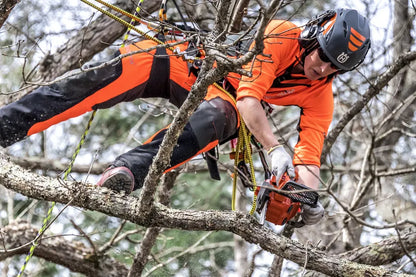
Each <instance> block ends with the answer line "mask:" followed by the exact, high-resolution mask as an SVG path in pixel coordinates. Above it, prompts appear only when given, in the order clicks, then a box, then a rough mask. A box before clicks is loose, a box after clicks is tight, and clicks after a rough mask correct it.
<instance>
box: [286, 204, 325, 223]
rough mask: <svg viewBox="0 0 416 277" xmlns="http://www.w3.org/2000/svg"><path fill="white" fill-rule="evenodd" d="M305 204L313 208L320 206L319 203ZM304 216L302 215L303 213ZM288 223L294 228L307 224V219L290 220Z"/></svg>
mask: <svg viewBox="0 0 416 277" xmlns="http://www.w3.org/2000/svg"><path fill="white" fill-rule="evenodd" d="M303 205H309V206H311V207H312V208H316V207H317V206H318V204H311V205H310V204H303ZM301 217H302V215H301ZM288 224H290V225H291V226H293V227H294V228H302V227H303V226H305V225H306V223H305V221H303V219H302V218H301V219H300V220H298V221H289V222H288Z"/></svg>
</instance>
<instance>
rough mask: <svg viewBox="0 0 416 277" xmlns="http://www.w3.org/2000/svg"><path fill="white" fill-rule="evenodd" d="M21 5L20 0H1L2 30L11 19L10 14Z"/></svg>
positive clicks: (0, 17)
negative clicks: (8, 19) (17, 5)
mask: <svg viewBox="0 0 416 277" xmlns="http://www.w3.org/2000/svg"><path fill="white" fill-rule="evenodd" d="M17 3H19V0H1V1H0V28H1V27H2V26H3V24H4V22H5V21H6V20H7V18H8V17H9V14H10V12H11V11H12V10H13V8H14V6H16V4H17Z"/></svg>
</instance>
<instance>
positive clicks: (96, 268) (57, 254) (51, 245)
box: [0, 221, 127, 277]
mask: <svg viewBox="0 0 416 277" xmlns="http://www.w3.org/2000/svg"><path fill="white" fill-rule="evenodd" d="M0 232H1V234H2V237H1V239H2V246H3V247H7V248H6V249H4V248H3V250H2V251H0V260H1V261H4V260H5V259H6V258H8V257H12V256H15V255H24V254H27V253H28V251H29V248H30V246H31V244H27V242H30V241H31V240H33V239H34V238H35V237H36V234H37V233H38V230H37V229H36V228H34V227H33V226H31V225H30V224H29V223H27V222H24V221H15V222H12V223H10V224H9V225H7V226H6V227H4V228H2V229H0ZM25 244H27V245H26V246H24V247H20V246H22V245H25ZM12 248H16V250H13V249H12ZM93 253H94V252H93V249H91V248H89V247H87V246H86V245H84V244H83V243H81V242H79V241H70V240H68V239H65V238H63V237H62V236H53V237H43V239H42V241H41V243H40V244H39V245H38V246H37V247H36V249H35V252H34V256H36V257H39V258H43V259H45V260H47V261H51V262H53V263H56V264H59V265H62V266H65V267H66V268H68V269H69V270H71V271H73V272H79V273H83V274H85V275H86V276H91V277H93V276H103V277H104V276H114V277H118V276H126V275H127V268H126V267H125V266H124V265H123V264H121V263H119V262H117V261H116V260H114V259H113V258H111V257H109V256H107V255H102V256H100V257H96V256H95V255H93Z"/></svg>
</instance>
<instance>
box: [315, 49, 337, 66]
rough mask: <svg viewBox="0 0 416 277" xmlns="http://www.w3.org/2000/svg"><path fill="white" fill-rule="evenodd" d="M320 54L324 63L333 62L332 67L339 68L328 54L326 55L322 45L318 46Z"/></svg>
mask: <svg viewBox="0 0 416 277" xmlns="http://www.w3.org/2000/svg"><path fill="white" fill-rule="evenodd" d="M318 55H319V58H320V59H321V61H323V62H324V63H331V68H332V69H335V70H339V68H338V67H337V66H336V65H335V64H333V63H332V62H331V60H330V59H329V58H328V56H327V55H325V53H324V50H322V48H321V47H318Z"/></svg>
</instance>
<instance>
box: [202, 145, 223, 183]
mask: <svg viewBox="0 0 416 277" xmlns="http://www.w3.org/2000/svg"><path fill="white" fill-rule="evenodd" d="M216 149H217V147H214V148H212V149H210V150H208V151H207V152H206V154H205V160H206V161H207V166H208V171H209V175H210V176H211V178H212V179H214V180H221V177H220V172H219V170H218V165H217V151H216Z"/></svg>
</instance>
